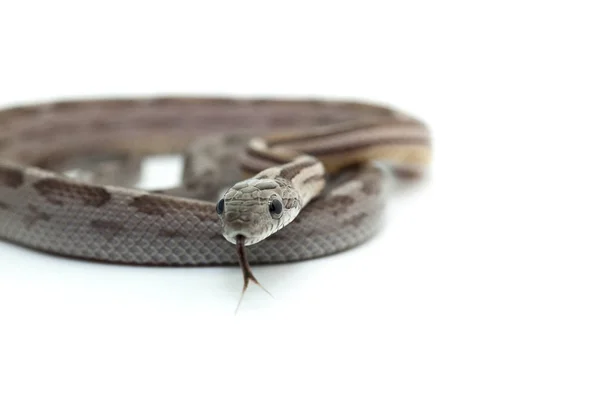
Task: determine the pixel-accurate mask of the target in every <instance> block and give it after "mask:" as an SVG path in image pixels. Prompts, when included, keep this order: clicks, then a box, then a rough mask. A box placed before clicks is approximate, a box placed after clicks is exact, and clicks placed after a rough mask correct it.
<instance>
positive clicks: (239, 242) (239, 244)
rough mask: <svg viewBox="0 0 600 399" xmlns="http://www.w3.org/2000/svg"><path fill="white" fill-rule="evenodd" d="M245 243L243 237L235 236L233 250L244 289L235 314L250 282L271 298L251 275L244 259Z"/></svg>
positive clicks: (246, 259)
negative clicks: (242, 276)
mask: <svg viewBox="0 0 600 399" xmlns="http://www.w3.org/2000/svg"><path fill="white" fill-rule="evenodd" d="M245 243H246V237H244V236H243V235H237V236H236V237H235V249H236V251H237V255H238V261H239V262H240V267H241V268H242V274H243V275H244V288H242V295H241V296H240V300H239V302H238V305H237V307H236V308H235V312H236V313H237V311H238V309H239V308H240V305H241V304H242V299H243V298H244V293H245V292H246V289H247V288H248V284H249V282H250V281H252V282H253V283H254V284H256V285H258V286H259V287H260V288H262V289H263V290H264V291H265V292H266V293H267V294H269V295H270V296H271V297H273V295H271V293H270V292H269V291H267V289H266V288H265V287H263V286H262V285H261V284H260V283H259V282H258V280H256V277H254V274H252V269H250V264H249V263H248V258H247V257H246V246H245V245H244V244H245Z"/></svg>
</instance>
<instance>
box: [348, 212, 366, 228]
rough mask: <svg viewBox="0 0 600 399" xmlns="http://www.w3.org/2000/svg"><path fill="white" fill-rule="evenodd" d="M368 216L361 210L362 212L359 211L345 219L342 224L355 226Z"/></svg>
mask: <svg viewBox="0 0 600 399" xmlns="http://www.w3.org/2000/svg"><path fill="white" fill-rule="evenodd" d="M367 216H368V215H367V214H366V213H364V212H361V213H359V214H357V215H354V216H352V217H351V218H349V219H348V220H345V221H344V222H343V223H342V226H354V227H358V226H359V225H360V224H361V223H362V221H363V220H364V219H365V218H366V217H367Z"/></svg>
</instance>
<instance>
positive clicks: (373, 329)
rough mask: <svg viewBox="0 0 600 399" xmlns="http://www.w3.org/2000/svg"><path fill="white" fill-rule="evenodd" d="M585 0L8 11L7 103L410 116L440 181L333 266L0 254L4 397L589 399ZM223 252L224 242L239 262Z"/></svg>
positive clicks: (591, 47)
mask: <svg viewBox="0 0 600 399" xmlns="http://www.w3.org/2000/svg"><path fill="white" fill-rule="evenodd" d="M594 3H596V2H594V1H588V2H583V1H568V2H567V1H565V2H559V1H539V2H535V1H503V2H484V1H453V2H450V1H433V0H430V1H412V2H403V1H388V2H378V1H368V2H366V1H365V2H351V1H330V2H326V1H314V2H313V1H302V2H283V1H278V2H260V1H249V2H239V3H237V4H236V3H234V2H228V3H227V4H225V2H219V1H210V2H202V1H196V2H190V3H189V4H180V3H178V2H176V1H170V2H165V3H164V4H163V6H162V7H155V6H152V5H150V2H135V3H134V2H110V1H105V2H99V3H97V5H96V6H92V5H90V4H88V2H72V3H70V2H60V1H44V2H38V3H35V2H26V1H19V2H16V1H14V2H11V1H3V2H2V3H0V4H1V5H0V19H1V23H0V103H1V104H3V105H8V104H14V103H19V102H30V101H37V100H43V99H54V98H64V97H76V96H90V95H112V94H119V95H128V94H155V93H161V94H164V93H188V94H198V95H208V94H219V95H244V96H251V95H280V96H310V95H312V96H325V97H340V98H348V97H349V98H355V99H366V100H373V101H381V102H384V103H389V104H391V105H393V106H396V107H399V108H401V109H404V110H407V111H409V112H412V113H414V114H416V115H418V116H420V117H422V118H423V119H424V120H425V121H426V122H427V123H428V124H429V125H430V126H431V128H432V130H433V135H434V140H435V141H434V145H435V153H434V163H433V166H432V169H431V173H430V175H429V177H428V178H427V179H426V180H425V181H424V182H422V184H420V185H417V186H414V187H407V188H406V189H404V190H400V191H399V192H398V193H396V194H394V195H393V196H392V198H390V200H389V206H388V215H387V217H388V221H387V223H386V226H385V229H384V230H383V231H382V232H381V234H379V235H378V236H377V237H376V239H374V240H372V241H370V242H369V243H368V244H366V245H364V246H362V247H360V248H357V249H356V250H352V251H349V252H347V253H344V254H340V255H337V256H333V257H328V258H325V259H321V260H316V261H310V262H303V263H298V264H293V265H276V266H268V267H256V268H255V272H256V275H257V277H258V278H259V280H260V281H261V282H262V283H263V285H265V286H266V287H267V288H268V289H269V290H270V291H271V292H272V293H273V295H274V296H275V299H272V298H270V297H268V296H267V295H266V294H265V293H263V292H262V291H261V290H260V289H257V288H256V287H251V289H250V290H249V292H248V293H247V296H246V298H245V302H244V303H243V305H242V308H241V309H240V312H239V313H238V314H237V315H234V313H233V311H234V309H235V305H236V303H237V300H238V295H239V291H240V288H241V281H242V280H241V273H240V272H239V270H238V269H237V268H208V269H204V268H188V269H174V268H173V269H169V268H164V269H159V268H139V267H138V268H135V267H123V266H114V265H103V264H90V263H84V262H79V261H74V260H65V259H62V258H56V257H51V256H47V255H45V254H41V253H34V252H31V251H29V250H27V249H23V248H19V247H15V246H13V245H8V244H3V243H2V244H1V245H0V397H1V398H34V397H35V398H42V397H44V398H46V397H60V398H137V397H144V398H154V397H169V398H199V397H207V398H213V397H235V398H241V397H260V398H270V397H273V398H288V397H303V398H313V397H327V398H334V397H348V395H349V394H352V393H354V394H356V395H357V396H359V397H373V398H386V397H403V398H449V397H452V398H454V397H456V398H507V397H510V398H534V397H536V398H550V397H552V398H598V397H599V395H600V325H599V315H600V288H599V287H600V257H599V256H598V237H599V227H598V226H599V225H600V224H599V223H600V217H599V211H598V207H599V204H600V201H599V200H600V196H599V194H598V186H599V185H598V181H599V178H598V173H599V172H600V167H599V166H600V162H599V161H598V155H597V154H598V148H599V145H600V141H599V139H598V137H599V134H600V123H599V118H598V115H599V114H598V110H599V105H600V79H599V77H598V76H599V74H600V62H599V60H598V58H597V57H598V54H599V53H598V50H599V47H600V46H599V38H600V29H599V24H598V15H599V13H598V10H597V9H596V7H595V4H594ZM232 250H233V248H232Z"/></svg>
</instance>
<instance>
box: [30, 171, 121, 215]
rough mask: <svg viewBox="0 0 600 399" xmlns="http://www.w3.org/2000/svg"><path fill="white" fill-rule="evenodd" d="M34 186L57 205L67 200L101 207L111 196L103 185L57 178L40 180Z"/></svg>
mask: <svg viewBox="0 0 600 399" xmlns="http://www.w3.org/2000/svg"><path fill="white" fill-rule="evenodd" d="M33 187H34V188H35V190H36V191H37V192H38V193H39V194H40V195H41V196H43V197H44V198H45V199H46V200H47V201H48V202H50V203H51V204H55V205H64V203H65V201H78V202H81V203H83V204H84V205H88V206H94V207H96V208H99V207H101V206H102V205H104V204H106V203H107V202H108V201H110V198H111V195H110V193H109V192H108V191H106V189H104V188H102V187H93V186H85V185H83V184H81V183H74V182H69V181H65V180H60V179H55V178H48V179H42V180H39V181H37V182H35V183H34V184H33Z"/></svg>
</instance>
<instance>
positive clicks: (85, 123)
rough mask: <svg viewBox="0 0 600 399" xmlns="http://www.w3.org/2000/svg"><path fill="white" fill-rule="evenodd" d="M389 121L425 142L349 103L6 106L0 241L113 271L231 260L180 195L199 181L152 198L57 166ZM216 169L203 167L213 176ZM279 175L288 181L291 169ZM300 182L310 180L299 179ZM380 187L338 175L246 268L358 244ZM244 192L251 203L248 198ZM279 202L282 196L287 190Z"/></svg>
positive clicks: (380, 198)
mask: <svg viewBox="0 0 600 399" xmlns="http://www.w3.org/2000/svg"><path fill="white" fill-rule="evenodd" d="M390 117H393V118H396V119H395V120H397V125H398V131H399V132H400V133H401V134H408V133H404V132H409V133H410V134H413V133H412V132H413V131H415V132H417V133H418V134H420V135H423V136H424V137H425V136H426V135H427V130H426V128H425V127H424V126H422V125H418V124H416V122H415V120H414V119H412V118H408V117H406V116H404V115H403V114H399V113H396V111H392V110H390V109H388V108H385V107H379V106H374V105H369V104H359V103H353V102H329V101H314V100H306V101H299V100H293V101H292V100H288V101H282V100H247V99H241V100H233V99H231V100H230V99H201V98H155V99H123V100H88V101H69V102H56V103H46V104H38V105H31V106H21V107H13V108H9V109H6V110H3V111H0V238H2V239H4V240H6V241H10V242H13V243H16V244H19V245H23V246H26V247H30V248H34V249H38V250H42V251H45V252H49V253H54V254H57V255H62V256H69V257H76V258H84V259H91V260H98V261H105V262H111V263H125V264H141V265H168V266H178V265H179V266H186V265H187V266H200V265H222V264H236V263H237V256H236V253H235V250H234V248H233V246H232V245H231V243H230V242H228V241H227V240H226V239H225V238H224V237H223V231H222V225H221V220H220V218H219V217H218V215H217V213H216V212H215V203H214V202H210V201H205V200H199V199H194V198H184V196H188V197H189V196H191V195H192V194H189V192H188V193H187V194H188V195H185V192H186V190H184V188H185V186H186V181H187V182H188V183H190V182H191V183H194V184H191V183H190V184H188V185H189V186H190V187H192V186H194V185H195V186H198V185H199V184H201V183H200V181H198V180H196V181H194V180H193V179H191V180H186V181H184V182H183V184H182V186H181V187H176V188H174V189H173V190H167V191H166V192H163V193H159V192H149V191H145V190H140V189H135V188H127V187H121V186H116V185H104V184H105V182H103V183H102V184H99V183H94V182H83V181H79V180H75V179H73V178H70V177H67V176H66V175H64V174H63V170H61V168H60V165H61V164H62V163H63V161H64V160H65V159H68V158H71V157H78V158H81V157H87V156H90V157H91V156H96V155H102V154H132V155H134V156H146V155H152V154H157V153H174V152H177V153H181V152H183V151H184V150H185V149H186V148H188V147H190V145H191V144H192V143H193V142H194V141H196V140H198V139H200V140H202V139H203V138H209V137H210V138H212V137H217V136H224V135H226V136H227V137H237V138H239V139H240V140H242V141H248V140H249V138H250V137H254V136H256V135H260V134H262V133H270V132H274V131H275V132H277V131H290V130H292V131H299V132H300V133H298V135H299V136H300V135H301V134H304V133H307V132H311V131H313V130H314V129H315V128H316V127H318V126H322V125H327V124H336V123H340V122H344V121H348V120H356V119H361V118H371V119H374V120H377V119H378V118H384V119H385V120H386V121H388V122H389V118H390ZM395 123H396V122H395ZM415 126H416V127H415ZM419 126H421V127H419ZM415 134H416V133H415ZM369 137H370V136H369ZM411 148H413V147H411ZM411 151H413V150H411ZM414 153H415V154H416V153H418V149H415V150H414ZM410 154H412V152H411V153H410ZM410 154H409V155H410ZM213 155H215V156H216V157H221V159H220V160H219V161H218V162H217V163H215V164H213V165H219V164H223V163H228V164H231V163H233V162H235V161H236V160H237V159H239V155H238V156H230V155H221V154H213ZM412 158H415V157H412ZM412 158H411V159H412ZM332 159H333V158H332ZM407 159H408V158H407ZM415 159H416V158H415ZM411 162H412V163H411ZM411 162H409V163H407V164H406V165H408V166H409V167H410V168H411V170H412V169H414V168H415V167H416V166H415V165H416V164H415V163H414V162H413V161H411ZM201 163H202V162H199V161H198V160H197V159H196V160H194V161H193V162H189V164H190V165H195V166H194V167H193V168H190V169H192V170H194V172H195V173H197V172H198V171H199V170H201V169H202V168H201V167H197V165H196V164H201ZM222 169H224V168H218V167H217V168H214V167H212V169H211V170H212V171H213V172H214V173H217V174H218V173H219V172H220V171H222ZM303 170H305V169H303ZM286 171H287V173H288V174H289V175H292V174H293V173H292V172H293V171H294V170H293V169H287V170H286ZM213 172H211V174H207V179H210V182H211V183H214V182H217V181H219V182H229V183H231V180H232V179H233V180H235V179H236V178H237V176H231V175H229V174H228V173H225V175H223V176H217V175H213ZM280 173H281V170H280ZM121 177H123V176H121ZM294 178H297V179H300V178H301V176H300V175H295V176H294V177H293V178H292V179H286V180H288V181H289V182H290V183H291V184H292V188H291V189H290V190H296V191H298V188H297V187H295V186H294V184H293V179H294ZM303 181H305V182H306V184H315V183H317V184H318V182H317V181H316V180H315V179H311V178H309V177H306V176H305V177H304V179H303ZM383 182H384V179H383V172H382V171H381V170H380V169H379V168H378V167H375V166H373V165H372V164H371V163H369V162H364V163H362V164H361V166H359V167H357V168H353V169H351V170H348V171H347V172H344V173H342V174H341V175H338V174H337V172H336V175H335V176H334V175H332V176H330V178H328V181H327V185H326V187H325V188H324V190H323V191H322V192H321V193H320V194H319V195H318V197H316V198H314V199H312V201H310V203H308V201H305V200H304V199H303V201H302V205H301V206H303V207H304V208H303V209H302V211H301V212H300V213H299V214H298V215H297V217H296V218H295V219H293V221H291V222H290V223H289V225H288V226H287V227H285V228H283V229H282V230H281V231H280V232H279V233H277V234H273V235H271V236H269V237H268V238H266V239H264V240H262V241H260V242H258V243H256V244H253V245H252V247H251V248H249V251H248V260H249V261H250V262H252V263H254V264H259V263H280V262H288V261H298V260H304V259H310V258H315V257H320V256H324V255H329V254H332V253H335V252H339V251H342V250H346V249H348V248H351V247H354V246H356V245H358V244H360V243H361V242H364V241H365V240H367V239H368V238H369V237H371V236H373V235H374V234H375V232H376V231H377V230H378V228H379V226H380V223H381V216H382V211H383V205H384V193H383V186H382V184H383ZM241 190H242V191H244V190H246V189H244V188H242V189H241ZM188 191H189V190H188ZM191 191H193V190H191ZM315 191H316V192H318V191H320V190H317V189H315ZM174 192H180V193H182V194H181V195H179V194H177V195H175V194H174ZM249 192H250V194H249V196H250V197H252V196H253V195H254V194H252V192H253V191H252V190H249ZM290 192H291V191H290ZM298 194H299V195H300V197H301V198H302V196H303V195H304V194H303V193H298ZM244 195H246V194H244ZM279 195H280V196H282V200H284V199H285V198H286V195H287V194H285V193H279ZM270 196H271V194H270V193H269V192H268V191H267V192H265V193H264V194H262V193H261V194H257V198H258V197H260V201H265V200H267V197H269V198H270ZM234 197H235V195H233V196H232V198H234ZM289 198H292V197H289ZM256 206H259V207H262V205H258V203H257V204H256Z"/></svg>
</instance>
